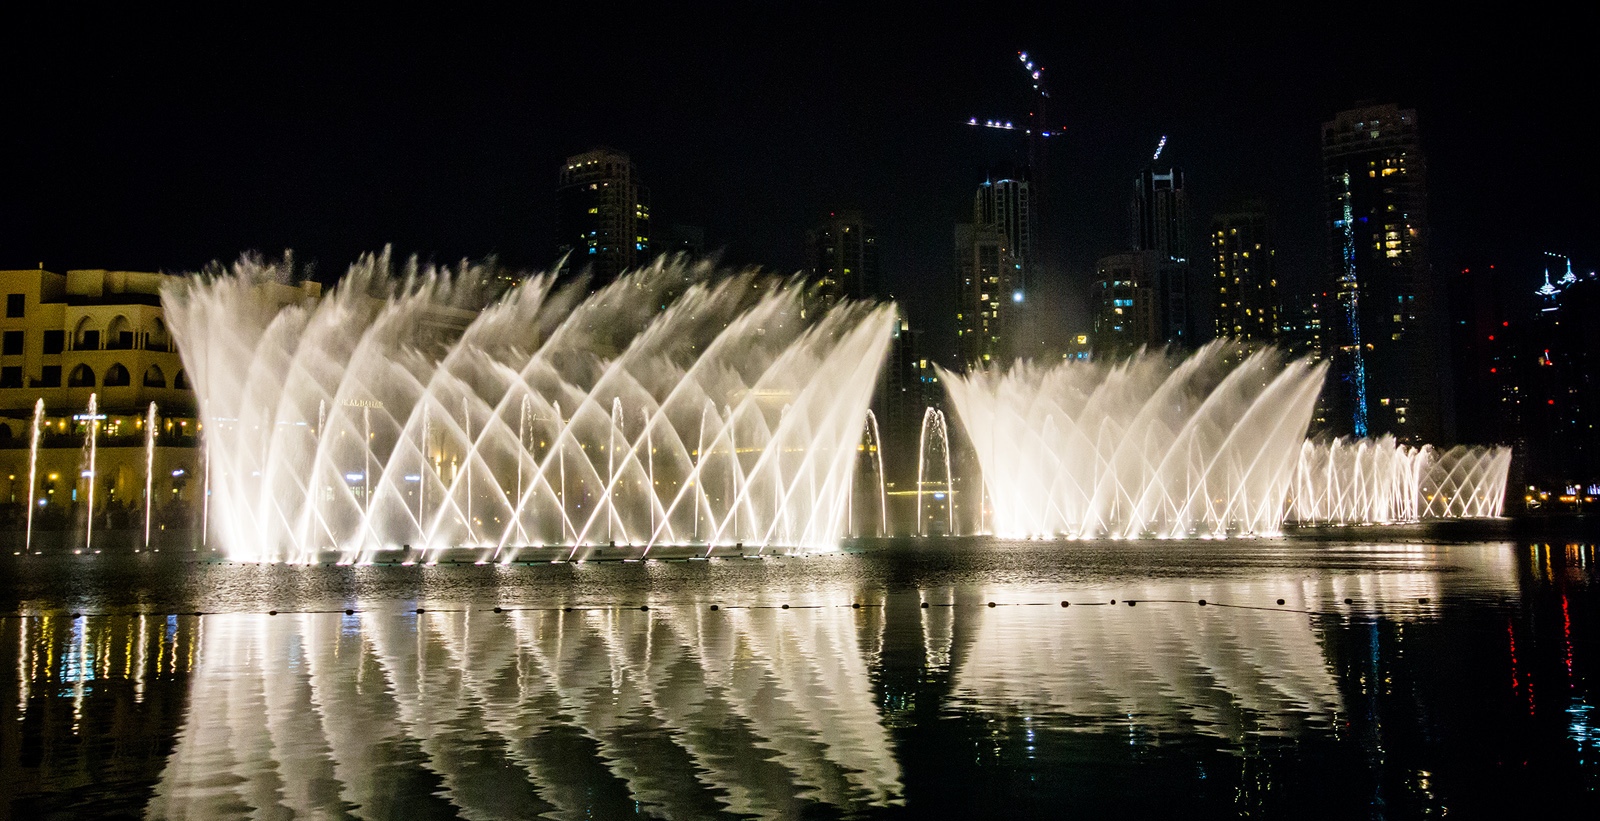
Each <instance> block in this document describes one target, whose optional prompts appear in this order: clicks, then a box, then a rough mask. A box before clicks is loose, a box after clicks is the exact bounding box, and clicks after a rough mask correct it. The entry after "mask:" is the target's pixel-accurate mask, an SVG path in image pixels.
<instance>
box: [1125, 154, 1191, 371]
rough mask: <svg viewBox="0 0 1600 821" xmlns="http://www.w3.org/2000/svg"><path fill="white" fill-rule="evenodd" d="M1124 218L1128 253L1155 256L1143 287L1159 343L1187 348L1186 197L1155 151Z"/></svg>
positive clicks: (1175, 175)
mask: <svg viewBox="0 0 1600 821" xmlns="http://www.w3.org/2000/svg"><path fill="white" fill-rule="evenodd" d="M1162 145H1165V141H1163V143H1162ZM1129 215H1130V216H1131V218H1132V219H1131V227H1132V232H1131V236H1130V239H1131V240H1132V243H1131V245H1132V247H1133V250H1135V251H1149V252H1153V253H1154V254H1155V257H1154V259H1155V266H1156V267H1155V269H1154V270H1152V271H1150V272H1149V275H1148V277H1147V278H1146V280H1145V282H1144V287H1146V288H1148V289H1150V293H1149V294H1148V296H1149V298H1150V299H1151V303H1152V308H1153V310H1154V321H1155V323H1156V328H1157V331H1158V335H1159V338H1160V341H1161V342H1163V343H1168V344H1176V345H1192V344H1193V343H1194V340H1193V336H1194V333H1193V325H1194V323H1193V322H1192V321H1191V320H1190V318H1189V312H1190V304H1189V290H1190V289H1189V200H1188V194H1187V193H1186V192H1185V191H1184V187H1183V172H1182V171H1180V170H1178V169H1177V168H1174V167H1172V166H1170V165H1162V164H1160V151H1159V150H1158V151H1157V152H1156V156H1155V157H1154V158H1152V159H1151V161H1150V163H1149V164H1148V165H1146V166H1145V167H1144V168H1143V169H1142V170H1140V171H1139V174H1138V176H1137V177H1135V178H1134V181H1133V201H1132V203H1131V205H1130V209H1129Z"/></svg>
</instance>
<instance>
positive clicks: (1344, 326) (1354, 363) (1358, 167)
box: [1322, 105, 1454, 443]
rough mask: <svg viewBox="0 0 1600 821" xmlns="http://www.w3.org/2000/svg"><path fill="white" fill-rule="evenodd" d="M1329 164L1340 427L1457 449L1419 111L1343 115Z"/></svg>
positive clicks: (1330, 141) (1325, 156) (1332, 332)
mask: <svg viewBox="0 0 1600 821" xmlns="http://www.w3.org/2000/svg"><path fill="white" fill-rule="evenodd" d="M1322 162H1323V180H1324V183H1325V184H1326V186H1327V188H1326V192H1327V196H1326V202H1327V207H1328V216H1327V221H1326V225H1327V230H1328V235H1327V237H1328V239H1327V245H1328V256H1327V260H1328V276H1329V277H1330V280H1331V283H1332V285H1333V289H1332V290H1333V292H1334V295H1335V302H1334V305H1332V306H1330V307H1331V308H1332V309H1333V310H1334V313H1335V314H1336V315H1335V316H1332V317H1330V320H1329V321H1328V322H1327V323H1326V331H1327V336H1328V339H1329V341H1330V342H1331V343H1332V344H1331V345H1330V352H1331V353H1332V360H1333V381H1332V383H1331V386H1330V387H1331V388H1332V390H1333V391H1334V395H1333V396H1332V397H1331V399H1332V400H1333V402H1332V403H1331V404H1332V406H1333V409H1334V414H1335V416H1334V420H1335V424H1336V425H1337V426H1338V427H1341V428H1344V429H1347V430H1349V431H1350V432H1353V433H1355V434H1356V435H1359V436H1366V435H1376V434H1380V433H1393V434H1395V435H1396V436H1398V437H1400V438H1402V439H1405V440H1407V441H1410V442H1414V443H1420V442H1435V443H1443V442H1448V441H1449V440H1450V439H1451V438H1452V437H1453V432H1454V431H1453V427H1454V426H1453V424H1451V418H1450V414H1449V409H1450V402H1449V391H1450V374H1449V359H1448V358H1447V357H1445V356H1443V354H1444V346H1443V335H1444V328H1443V317H1442V315H1441V313H1440V310H1439V306H1438V304H1437V294H1436V288H1435V286H1434V282H1433V276H1434V275H1433V269H1432V266H1431V265H1430V264H1429V260H1428V240H1429V230H1428V221H1427V208H1426V192H1427V187H1426V183H1425V166H1424V163H1423V157H1422V153H1421V151H1420V150H1419V143H1418V138H1417V115H1416V112H1415V111H1411V110H1409V109H1401V108H1398V107H1396V106H1394V105H1381V106H1370V107H1366V108H1359V109H1353V110H1350V111H1342V112H1340V113H1339V114H1337V115H1336V116H1335V117H1334V119H1333V120H1332V121H1331V122H1327V123H1324V124H1323V126H1322Z"/></svg>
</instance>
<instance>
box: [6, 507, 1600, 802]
mask: <svg viewBox="0 0 1600 821" xmlns="http://www.w3.org/2000/svg"><path fill="white" fill-rule="evenodd" d="M1346 535H1353V536H1360V537H1366V538H1365V539H1364V540H1363V539H1351V538H1345V536H1346ZM197 555H200V554H187V555H185V556H174V555H173V554H171V553H166V554H159V555H150V554H142V555H140V556H123V557H112V556H73V557H48V556H45V557H20V558H12V559H9V560H8V562H7V563H6V564H5V565H4V566H3V567H0V613H3V614H7V615H3V616H0V670H3V671H10V672H6V673H4V675H3V680H4V682H5V683H4V684H0V795H4V796H6V798H5V799H4V800H5V801H7V802H9V803H0V807H4V808H5V810H6V812H7V813H9V815H10V816H11V817H18V818H49V817H62V818H67V817H74V818H82V817H104V816H119V815H121V816H133V817H150V818H225V817H270V818H277V817H333V818H340V817H352V818H397V817H405V818H448V817H471V818H527V817H539V816H543V817H550V818H573V819H576V818H620V817H647V818H718V817H721V818H736V817H762V818H833V817H860V818H920V817H934V816H944V817H961V816H966V817H1007V818H1014V817H1051V818H1059V817H1064V816H1067V815H1073V814H1081V813H1102V812H1117V813H1132V814H1134V815H1135V816H1139V817H1148V816H1155V815H1172V814H1176V813H1177V812H1178V811H1180V810H1181V811H1182V812H1183V813H1184V814H1186V815H1189V816H1197V817H1238V816H1239V815H1241V814H1243V815H1251V816H1268V817H1307V816H1313V817H1340V818H1349V817H1392V818H1406V817H1421V816H1431V815H1451V816H1466V817H1473V816H1477V815H1492V814H1494V813H1495V812H1496V811H1498V810H1499V809H1501V808H1511V809H1514V810H1516V811H1519V812H1521V813H1526V812H1528V811H1530V810H1536V809H1538V808H1541V807H1574V808H1576V807H1583V806H1595V805H1597V803H1600V802H1597V801H1596V793H1595V790H1596V788H1597V787H1600V765H1597V764H1596V761H1595V757H1596V754H1597V750H1596V736H1595V733H1594V731H1593V729H1591V712H1592V705H1593V702H1594V695H1593V693H1592V691H1591V690H1590V686H1591V683H1592V682H1593V680H1594V674H1595V663H1596V662H1595V651H1596V649H1597V641H1596V639H1595V629H1596V626H1597V618H1596V616H1597V612H1596V610H1597V608H1596V601H1597V599H1596V595H1595V593H1596V589H1595V583H1596V570H1595V567H1596V565H1595V560H1596V552H1595V547H1594V545H1593V544H1592V543H1590V542H1572V543H1567V542H1551V543H1546V542H1536V543H1535V542H1528V541H1526V540H1509V541H1473V540H1470V539H1467V540H1443V539H1439V538H1438V537H1437V535H1436V534H1429V533H1428V532H1426V531H1421V530H1415V529H1405V528H1400V529H1395V530H1387V531H1380V530H1375V529H1352V530H1350V531H1349V533H1348V534H1334V535H1331V536H1330V535H1326V534H1324V535H1322V536H1320V537H1318V538H1317V539H1316V540H1304V539H1302V540H1297V541H1288V540H1283V541H1278V540H1253V541H1227V542H1201V543H1185V542H1083V543H1039V542H1025V543H1003V542H995V541H990V540H984V539H965V540H916V541H905V542H886V543H868V544H860V545H855V546H852V548H851V549H849V550H847V551H846V552H844V553H843V554H840V555H833V556H814V557H808V558H766V559H724V560H715V561H708V562H699V561H696V562H687V561H686V562H640V563H632V562H629V563H623V562H614V563H613V562H586V563H582V564H559V565H532V566H523V565H518V566H512V567H501V566H492V565H491V566H477V565H471V564H461V565H439V566H434V567H420V566H419V567H365V568H362V567H334V566H316V567H287V566H255V565H229V564H227V563H225V562H217V561H196V560H195V559H194V556H197ZM1201 600H1204V601H1205V602H1206V604H1205V605H1201V604H1200V603H1199V602H1200V601H1201ZM1280 600H1281V602H1282V603H1281V604H1280V603H1279V602H1280ZM1063 602H1066V603H1067V604H1068V606H1066V607H1063V606H1062V603H1063ZM1113 602H1115V603H1113ZM991 603H992V606H991ZM785 605H787V607H785ZM713 606H715V607H716V609H715V610H713V609H712V607H713ZM496 608H498V610H497V609H496ZM346 610H349V611H352V612H350V613H346V612H345V611H346ZM274 612H275V614H273V613H274ZM197 613H198V614H199V615H196V614H197Z"/></svg>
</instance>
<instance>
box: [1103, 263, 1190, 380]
mask: <svg viewBox="0 0 1600 821" xmlns="http://www.w3.org/2000/svg"><path fill="white" fill-rule="evenodd" d="M1164 262H1165V261H1164V260H1163V259H1162V258H1161V255H1160V254H1158V253H1157V252H1155V251H1133V252H1130V253H1126V254H1112V255H1111V256H1108V257H1101V259H1100V261H1099V262H1098V263H1096V265H1095V282H1094V284H1093V285H1091V286H1090V288H1089V310H1090V312H1091V313H1092V315H1093V318H1094V333H1093V335H1092V337H1091V343H1090V344H1091V345H1092V346H1093V350H1094V355H1095V356H1096V357H1097V358H1104V357H1125V356H1129V355H1131V354H1133V353H1136V352H1137V351H1138V350H1139V349H1141V348H1160V347H1162V346H1163V345H1164V344H1165V342H1166V340H1165V338H1164V335H1163V333H1162V330H1163V329H1162V327H1161V323H1160V321H1159V317H1158V298H1157V297H1158V294H1159V286H1160V284H1161V276H1162V272H1163V270H1164V268H1165V266H1164V265H1163V263H1164ZM1167 270H1170V269H1167Z"/></svg>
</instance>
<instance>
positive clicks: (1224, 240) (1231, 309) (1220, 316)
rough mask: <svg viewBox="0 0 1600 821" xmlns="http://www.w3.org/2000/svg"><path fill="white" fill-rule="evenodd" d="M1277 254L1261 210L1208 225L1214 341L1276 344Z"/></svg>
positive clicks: (1222, 216)
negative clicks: (1209, 231) (1219, 339)
mask: <svg viewBox="0 0 1600 821" xmlns="http://www.w3.org/2000/svg"><path fill="white" fill-rule="evenodd" d="M1276 264H1277V252H1276V250H1275V249H1274V248H1273V247H1272V240H1271V237H1269V236H1268V232H1267V216H1266V214H1264V213H1262V212H1261V211H1260V210H1259V209H1247V210H1243V211H1239V212H1235V213H1232V214H1218V215H1217V216H1216V217H1214V218H1213V219H1212V220H1211V275H1212V281H1213V284H1214V287H1213V288H1212V289H1211V291H1212V294H1213V295H1214V296H1215V299H1216V305H1215V307H1216V312H1215V322H1216V325H1215V327H1216V335H1217V336H1219V337H1231V338H1234V339H1238V340H1242V341H1247V342H1274V341H1276V340H1277V338H1278V274H1277V267H1276Z"/></svg>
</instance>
